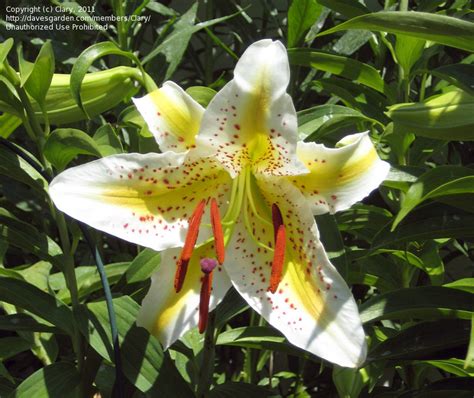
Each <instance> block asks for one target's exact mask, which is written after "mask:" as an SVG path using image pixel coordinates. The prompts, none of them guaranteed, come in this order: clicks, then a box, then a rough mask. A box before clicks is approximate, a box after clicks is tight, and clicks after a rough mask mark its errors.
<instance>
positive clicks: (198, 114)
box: [134, 82, 204, 152]
mask: <svg viewBox="0 0 474 398" xmlns="http://www.w3.org/2000/svg"><path fill="white" fill-rule="evenodd" d="M134 103H135V105H136V107H137V109H138V110H139V112H140V113H141V115H142V116H143V118H144V119H145V121H146V123H147V125H148V128H149V129H150V132H151V133H152V134H153V135H154V137H155V139H156V140H157V142H158V144H159V145H160V148H161V150H162V151H166V150H172V151H174V152H181V151H185V150H188V149H191V148H193V147H194V146H195V137H196V135H197V133H198V131H199V126H200V123H201V118H202V115H203V113H204V108H203V107H202V106H201V105H199V104H198V103H197V102H196V101H194V100H193V99H192V98H191V96H190V95H189V94H187V93H186V92H185V91H184V90H183V89H181V88H180V87H179V86H178V85H177V84H175V83H173V82H166V83H164V84H163V87H161V88H160V89H158V90H155V91H153V92H151V93H150V94H148V95H146V96H144V97H142V98H134Z"/></svg>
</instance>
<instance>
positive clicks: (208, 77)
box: [204, 0, 213, 86]
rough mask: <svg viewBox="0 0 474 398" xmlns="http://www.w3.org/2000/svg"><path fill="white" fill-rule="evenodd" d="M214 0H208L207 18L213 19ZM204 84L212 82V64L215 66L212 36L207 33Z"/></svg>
mask: <svg viewBox="0 0 474 398" xmlns="http://www.w3.org/2000/svg"><path fill="white" fill-rule="evenodd" d="M212 3H213V1H212V0H206V20H210V19H212V17H213V15H212V13H213V7H212ZM204 62H205V68H204V72H205V75H204V84H205V85H206V86H208V85H209V84H211V83H212V71H213V70H212V69H213V68H212V66H213V59H212V39H211V36H209V35H206V47H205V50H204Z"/></svg>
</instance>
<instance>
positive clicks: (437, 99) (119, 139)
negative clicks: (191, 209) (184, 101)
mask: <svg viewBox="0 0 474 398" xmlns="http://www.w3.org/2000/svg"><path fill="white" fill-rule="evenodd" d="M6 3H7V5H8V4H9V3H10V2H9V1H7V2H6ZM33 3H35V2H33V1H29V0H25V1H22V2H21V5H22V6H29V5H33ZM35 4H36V3H35ZM47 4H50V3H47V2H46V1H45V5H47ZM51 4H59V3H58V2H56V1H55V0H51ZM78 4H79V3H75V2H67V5H68V6H70V7H72V8H73V9H74V12H75V13H76V14H78V13H82V14H84V11H83V10H82V11H81V10H80V9H79V8H78ZM80 4H81V5H95V14H97V15H111V14H115V15H132V14H136V15H144V16H150V18H151V19H150V21H149V22H148V23H140V22H119V23H117V24H115V25H114V26H112V27H111V28H110V29H109V30H107V31H104V32H101V33H100V32H99V33H98V31H97V30H87V31H82V32H77V31H75V32H62V31H54V30H53V31H50V32H48V31H42V32H40V31H35V32H26V31H11V30H7V25H8V22H6V21H5V19H4V17H5V15H6V13H5V9H4V10H2V11H3V15H2V19H1V20H0V34H1V35H2V43H1V44H0V110H1V115H0V137H1V141H0V186H1V190H0V301H1V308H2V310H1V314H0V359H1V362H0V396H2V397H3V396H11V397H31V396H34V397H67V396H79V397H84V396H92V395H94V394H95V393H100V395H101V396H102V397H109V396H127V397H128V396H130V397H142V396H154V397H155V396H156V397H159V396H166V397H170V396H171V397H192V396H194V395H195V393H196V391H197V389H199V391H198V395H202V391H206V390H207V389H209V388H210V392H208V393H206V394H207V396H209V397H227V396H233V397H241V396H242V397H244V396H245V397H253V396H255V397H257V396H258V397H262V396H284V397H287V396H288V397H289V396H292V397H310V396H318V397H319V396H320V397H325V396H326V397H332V396H337V395H338V396H340V397H358V396H367V395H371V396H375V397H412V396H415V397H425V396H436V397H459V396H466V397H467V396H469V397H471V396H472V390H473V388H474V384H473V379H472V376H473V375H474V367H473V357H474V338H473V323H474V318H473V315H472V314H473V299H472V293H473V292H474V279H473V277H472V276H473V275H472V259H473V255H474V252H473V240H472V238H473V236H474V228H473V225H474V214H473V212H474V207H473V206H474V200H473V199H474V197H473V193H474V173H473V169H472V160H473V159H474V157H473V146H472V143H471V141H472V140H473V139H474V80H473V79H474V66H473V61H474V56H473V55H472V52H473V51H474V24H473V22H471V20H472V10H471V9H470V6H471V3H470V1H468V0H447V1H443V0H441V1H440V0H416V1H407V0H401V1H395V0H385V1H382V0H379V1H377V0H360V1H356V0H293V1H292V2H291V3H288V2H286V1H277V0H274V1H271V0H260V1H253V2H249V1H235V0H231V1H225V2H221V1H217V0H207V1H203V2H191V1H188V2H187V1H181V2H178V1H163V2H157V1H154V0H135V1H127V2H123V4H122V3H121V2H120V0H111V1H110V2H107V1H105V0H104V1H95V2H94V1H82V2H80ZM12 5H17V4H12ZM265 37H270V38H274V39H279V40H281V41H283V42H284V43H285V44H286V46H287V47H288V49H289V50H288V52H289V57H290V62H291V67H292V81H291V86H290V88H289V91H290V94H291V95H292V96H293V99H294V101H295V106H296V109H297V110H299V113H298V119H299V132H300V135H301V137H303V138H305V139H306V140H307V141H313V140H316V141H318V142H322V143H324V144H326V145H328V146H331V145H334V143H335V142H337V141H338V140H339V139H340V138H341V137H343V136H344V135H346V134H348V133H352V132H354V131H363V130H370V132H371V137H372V139H373V141H374V142H375V143H376V145H377V149H378V152H379V154H380V155H381V157H383V158H384V159H386V160H388V161H389V162H390V164H391V165H392V169H391V172H390V174H389V176H388V177H387V180H386V181H385V182H384V183H383V185H382V186H381V187H380V189H379V190H378V191H377V192H374V193H373V194H372V195H371V196H370V197H369V198H367V199H366V200H364V201H363V203H360V204H357V205H355V206H354V207H352V208H351V209H350V210H347V211H344V212H341V213H338V214H336V215H335V216H330V215H326V216H321V217H318V219H317V222H318V225H319V227H320V230H321V235H322V239H323V242H324V244H325V247H326V249H327V251H328V252H329V254H330V257H331V258H332V261H333V263H334V264H335V265H336V266H337V267H338V268H339V270H340V272H341V273H342V274H343V275H344V277H345V279H346V280H347V281H348V283H349V284H351V285H352V286H353V293H354V296H355V297H356V299H357V300H358V302H359V303H360V311H361V316H362V319H363V322H364V327H365V330H366V332H367V334H368V336H369V339H370V350H369V358H368V360H367V363H366V364H365V366H364V368H362V369H359V370H351V369H344V368H338V367H335V366H332V365H331V364H329V363H326V362H323V361H321V360H320V359H318V358H316V357H313V356H311V355H309V354H307V353H305V352H303V351H301V350H299V349H296V348H295V347H293V346H291V345H290V344H289V343H287V342H286V341H285V339H284V338H283V337H281V335H279V333H278V332H276V331H275V330H274V329H272V328H270V327H268V326H266V325H265V323H264V321H263V320H261V319H259V318H258V316H256V314H254V313H252V312H251V310H249V309H248V307H247V306H246V305H245V303H244V302H243V301H242V300H241V299H240V298H239V296H238V295H237V294H236V293H235V292H233V291H231V292H230V293H229V294H228V296H227V297H226V299H225V300H224V301H223V303H222V304H221V305H220V306H219V308H218V309H217V310H216V325H217V329H218V331H219V333H218V335H217V336H216V351H215V357H214V362H212V361H211V363H210V364H211V365H214V368H212V366H207V367H206V366H204V365H206V363H202V358H203V338H202V336H200V335H199V334H198V333H197V332H196V331H192V332H190V333H188V335H187V336H185V338H183V339H182V340H181V341H179V342H177V343H175V344H174V345H173V346H172V348H171V349H170V350H168V351H167V352H163V350H162V348H161V346H160V344H159V343H158V341H157V340H156V339H155V338H153V337H151V336H149V335H148V333H147V332H146V331H145V330H144V329H141V328H137V327H136V326H134V320H135V316H136V313H137V310H138V307H139V303H140V301H141V299H142V298H143V297H144V295H145V293H146V291H147V288H148V286H149V277H150V275H151V273H152V272H153V271H154V270H156V269H157V267H159V258H160V256H159V253H156V252H153V251H151V250H149V249H143V248H139V247H136V246H134V245H130V244H127V243H126V242H123V241H120V240H117V239H115V238H112V237H110V236H106V235H104V234H101V233H99V232H97V231H92V230H88V229H87V228H85V227H84V226H79V225H78V224H77V223H76V222H75V221H73V220H70V219H65V218H64V216H63V215H62V214H60V213H58V212H57V211H56V210H55V209H54V207H53V205H52V204H51V202H50V200H49V198H48V194H47V186H48V181H49V180H50V179H51V177H52V176H53V175H55V174H56V173H58V172H60V171H61V170H63V169H64V168H66V167H70V166H72V165H76V164H81V163H84V162H87V161H89V160H91V159H93V158H97V157H102V156H106V155H110V154H116V153H122V152H142V153H146V152H150V151H158V148H157V146H156V144H155V142H154V140H153V139H152V138H151V135H150V134H149V133H148V131H147V129H146V127H145V126H144V122H143V120H142V119H141V118H140V117H139V116H138V113H137V112H136V110H135V109H134V107H133V106H131V101H130V98H131V96H132V95H136V94H140V93H143V92H144V89H148V90H150V89H153V87H154V85H155V84H156V85H158V86H159V85H161V83H162V82H163V81H165V80H166V79H172V80H174V81H176V82H177V83H179V84H180V85H181V86H183V87H186V88H188V92H189V93H190V94H191V95H193V96H194V97H195V98H196V99H197V100H198V101H199V102H200V103H202V104H203V105H206V104H207V103H208V102H209V100H210V99H211V98H212V96H213V95H214V93H215V91H214V90H218V89H220V88H221V87H222V86H223V85H224V84H225V83H226V82H227V81H228V80H229V79H231V78H232V74H231V73H232V69H233V66H234V64H235V62H236V59H238V56H239V55H240V54H241V53H242V51H243V50H244V49H245V48H246V47H247V46H248V45H249V44H251V43H252V42H254V41H256V40H258V39H261V38H265ZM7 39H8V40H7ZM17 72H18V73H17ZM60 73H62V74H67V75H58V74H60ZM71 74H72V75H71ZM69 75H70V76H69ZM87 116H89V118H88V117H87ZM102 262H103V263H104V264H105V267H103V268H101V265H102ZM97 267H99V268H97ZM101 269H102V270H103V271H104V273H103V274H101ZM101 276H104V277H105V276H106V278H107V280H108V283H109V284H110V285H111V294H112V296H113V304H114V308H115V313H116V319H117V320H116V330H115V329H114V328H112V330H111V326H110V322H109V315H108V312H107V303H106V300H105V298H106V296H107V289H106V290H105V293H104V289H103V283H102V282H103V281H104V279H101ZM101 280H102V282H101ZM117 336H118V340H119V341H120V343H121V354H119V353H118V352H117V351H116V349H117V345H116V344H115V345H114V344H113V343H114V339H116V338H117ZM114 346H115V351H114ZM116 365H117V366H116ZM209 373H210V375H211V380H209V378H208V374H209ZM115 380H117V383H115ZM209 383H210V384H209ZM203 389H204V390H203Z"/></svg>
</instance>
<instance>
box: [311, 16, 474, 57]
mask: <svg viewBox="0 0 474 398" xmlns="http://www.w3.org/2000/svg"><path fill="white" fill-rule="evenodd" d="M346 29H364V30H372V31H379V32H388V33H400V34H406V35H409V36H411V37H417V38H420V39H424V40H430V41H434V42H436V43H440V44H444V45H446V46H450V47H455V48H459V49H461V50H467V51H474V41H473V40H472V37H473V36H474V23H472V22H468V21H463V20H461V19H458V18H453V17H448V16H445V15H438V14H431V13H425V12H413V11H380V12H375V13H372V14H366V15H361V16H358V17H355V18H353V19H351V20H349V21H347V22H344V23H342V24H340V25H337V26H335V27H334V28H331V29H328V30H326V31H324V32H321V33H320V34H319V35H318V36H323V35H329V34H332V33H335V32H339V31H341V30H346Z"/></svg>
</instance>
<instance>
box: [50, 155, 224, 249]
mask: <svg viewBox="0 0 474 398" xmlns="http://www.w3.org/2000/svg"><path fill="white" fill-rule="evenodd" d="M230 186H231V180H230V177H229V176H228V174H227V173H226V172H225V171H224V170H223V169H221V168H220V167H219V165H218V163H216V162H215V161H214V160H213V159H198V160H192V159H190V157H189V156H186V153H179V154H178V153H174V152H165V153H163V154H152V153H150V154H146V155H142V154H136V153H135V154H124V155H116V156H109V157H106V158H103V159H99V160H96V161H94V162H90V163H87V164H84V165H82V166H77V167H73V168H70V169H68V170H66V171H64V172H63V173H61V174H59V175H58V176H57V177H56V178H55V179H54V180H53V181H52V183H51V185H50V188H49V192H50V195H51V198H52V199H53V201H54V203H55V204H56V206H57V207H58V208H59V209H60V210H62V211H63V212H65V213H66V214H68V215H70V216H71V217H73V218H75V219H77V220H79V221H82V222H85V223H86V224H89V225H90V226H92V227H94V228H96V229H99V230H101V231H104V232H107V233H109V234H112V235H114V236H117V237H119V238H122V239H125V240H127V241H129V242H133V243H137V244H140V245H143V246H146V247H150V248H152V249H155V250H163V249H166V248H169V247H178V246H182V245H183V243H184V239H185V235H186V230H187V227H188V219H189V217H191V214H192V213H193V211H194V209H195V207H196V206H197V204H198V203H199V202H200V201H201V200H202V199H207V198H209V195H210V194H212V195H213V197H215V198H216V199H217V201H218V205H219V207H221V208H223V209H225V208H226V206H227V200H228V191H229V190H230ZM205 220H209V214H208V213H206V214H205V216H204V219H203V222H208V221H205ZM207 230H209V232H207ZM207 230H205V231H203V232H205V233H203V234H200V235H199V238H200V240H203V239H206V238H207V237H208V236H210V228H207ZM206 232H207V234H206Z"/></svg>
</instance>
